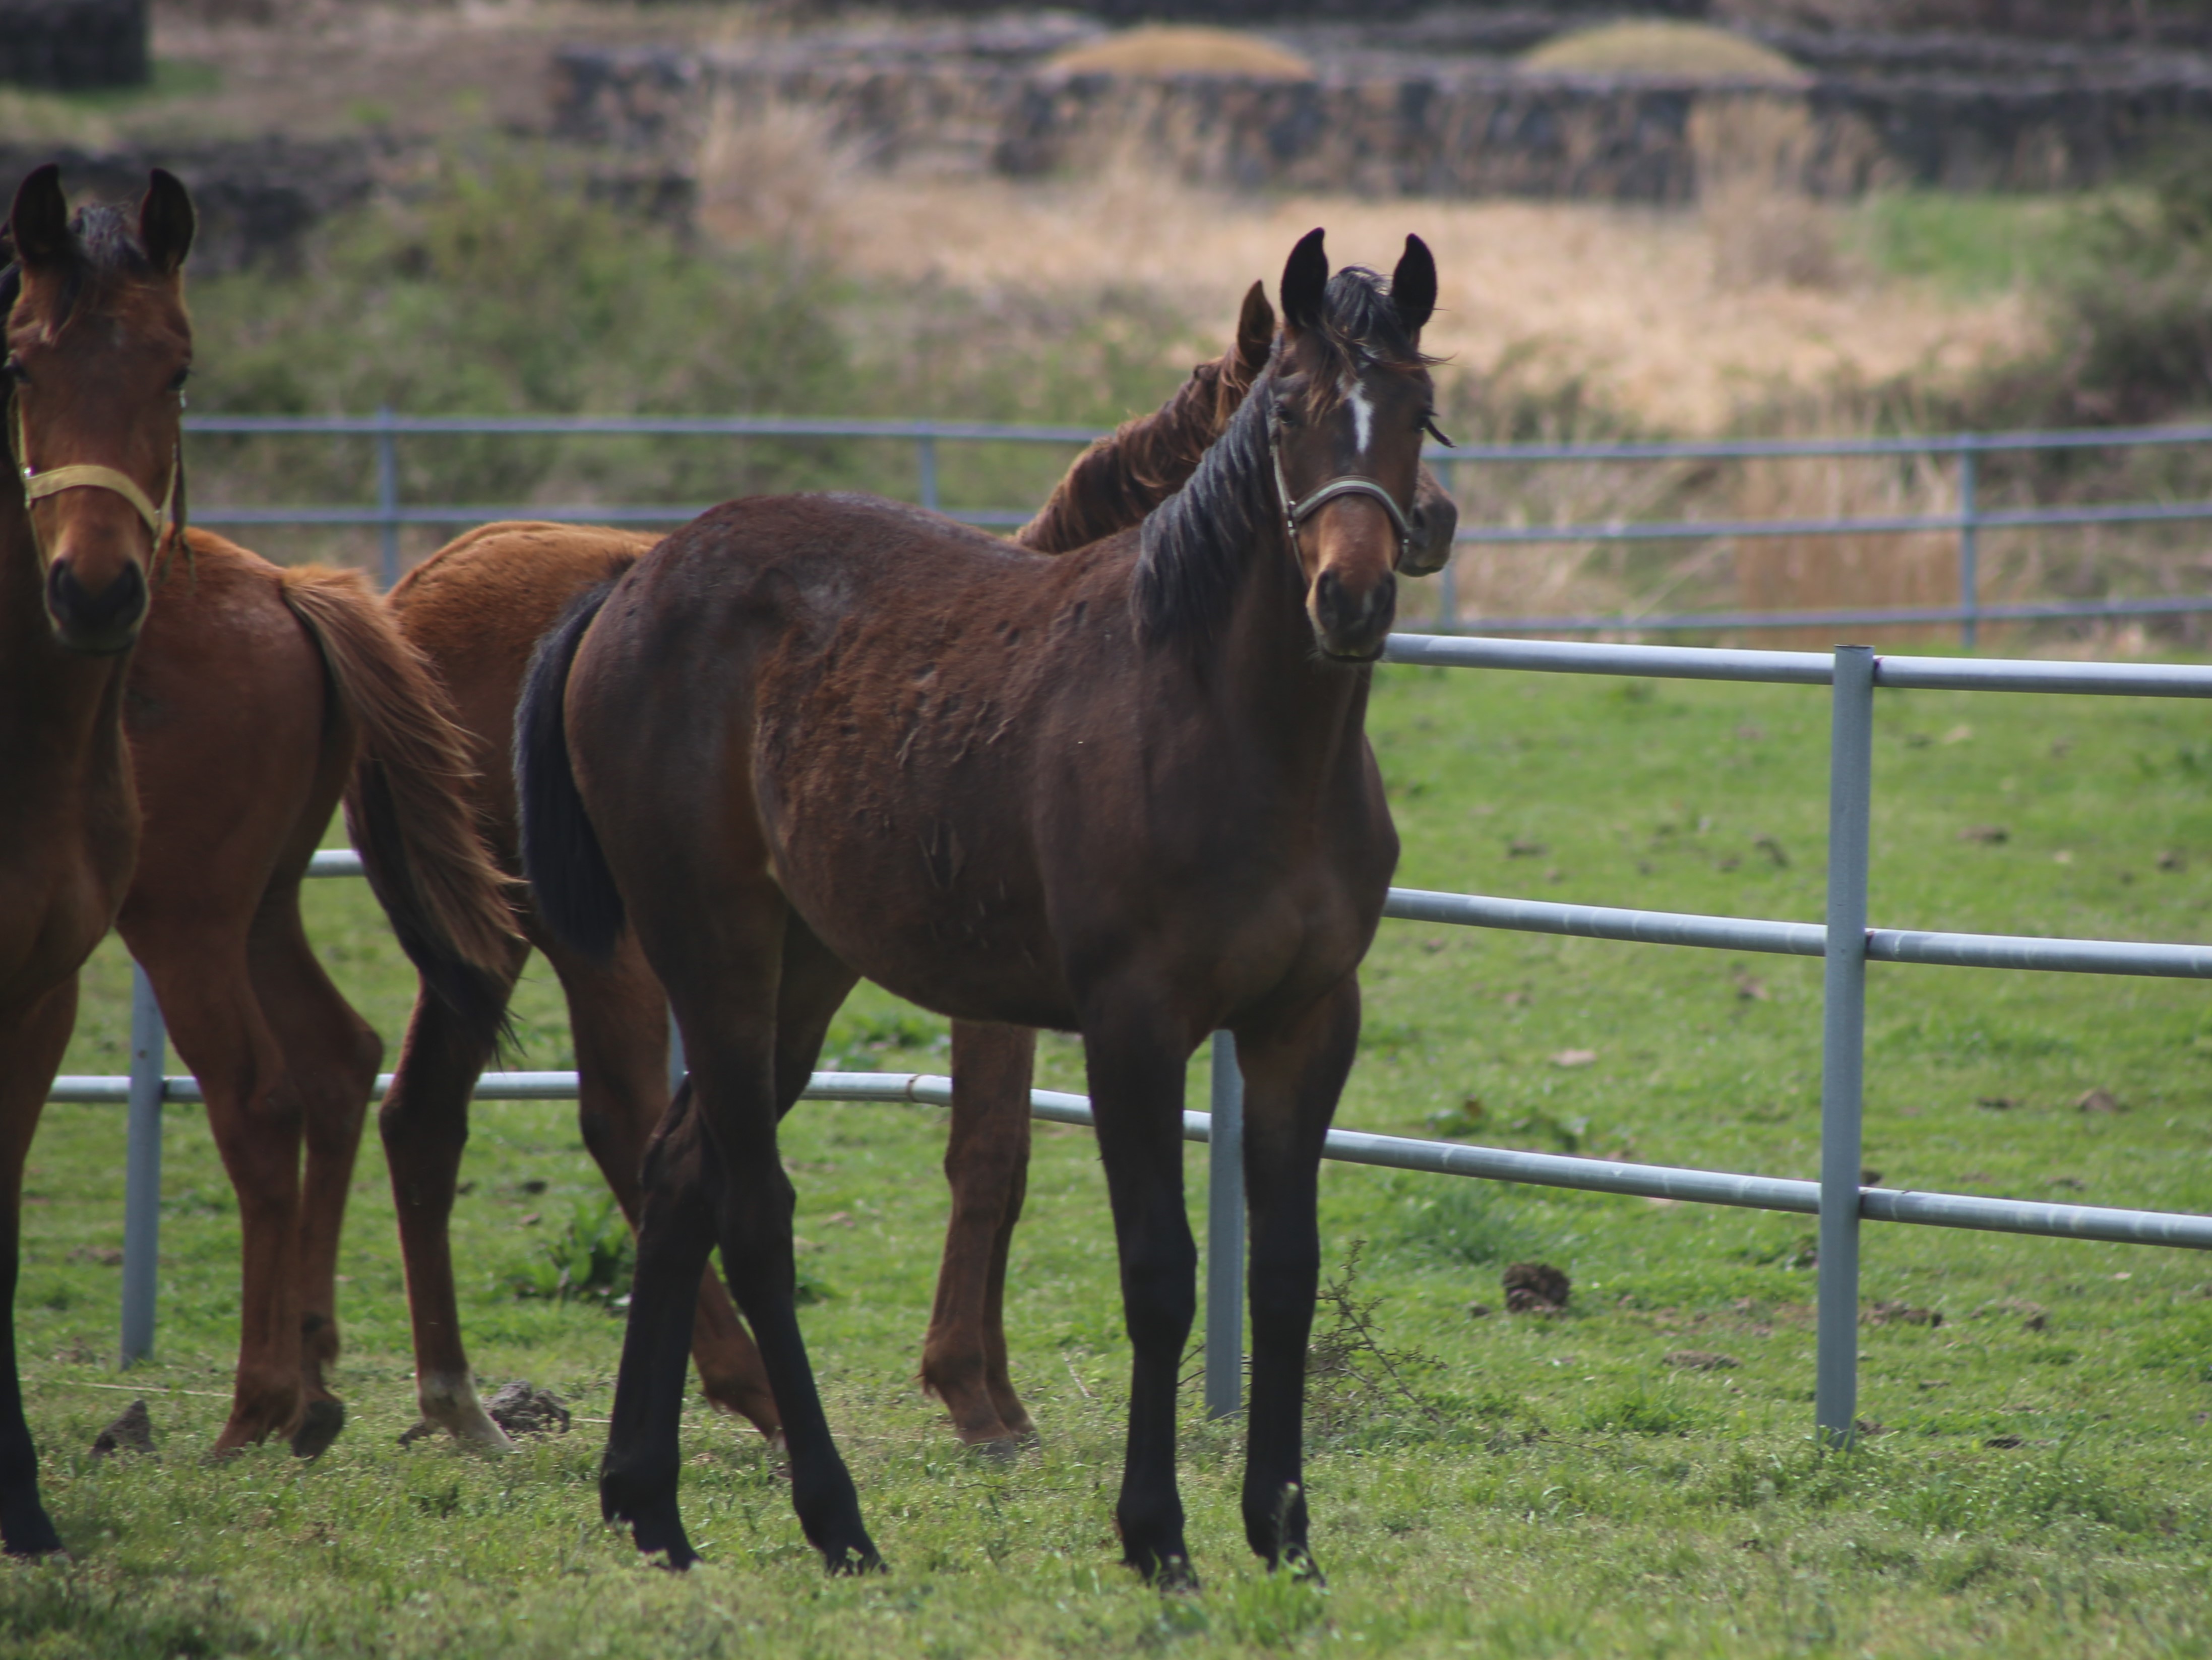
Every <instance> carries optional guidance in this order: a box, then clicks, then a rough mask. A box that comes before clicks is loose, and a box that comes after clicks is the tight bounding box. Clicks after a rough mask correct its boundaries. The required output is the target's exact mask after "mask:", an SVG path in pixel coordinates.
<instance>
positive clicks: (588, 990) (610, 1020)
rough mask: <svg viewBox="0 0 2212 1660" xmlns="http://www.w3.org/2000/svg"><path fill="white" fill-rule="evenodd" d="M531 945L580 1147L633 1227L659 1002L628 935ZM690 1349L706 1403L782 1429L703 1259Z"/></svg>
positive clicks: (661, 1061)
mask: <svg viewBox="0 0 2212 1660" xmlns="http://www.w3.org/2000/svg"><path fill="white" fill-rule="evenodd" d="M539 932H540V933H541V935H542V933H543V931H542V930H540V931H539ZM539 944H540V946H541V948H542V949H543V950H544V952H545V956H546V959H547V960H548V961H549V962H550V963H551V964H553V969H554V972H555V973H556V974H558V975H559V976H561V988H562V991H563V992H564V993H565V994H566V995H567V997H568V1023H569V1029H570V1031H572V1032H573V1033H574V1037H575V1045H576V1073H577V1077H578V1079H579V1083H578V1087H577V1099H576V1120H577V1124H578V1127H579V1128H580V1130H581V1131H582V1133H583V1137H584V1146H586V1148H588V1149H589V1150H590V1152H591V1155H592V1159H593V1160H594V1161H595V1162H596V1163H597V1164H598V1165H599V1173H600V1174H601V1175H603V1176H604V1177H606V1183H607V1186H608V1188H609V1189H611V1190H612V1192H613V1194H614V1196H615V1202H616V1203H617V1204H618V1205H620V1206H621V1207H622V1211H623V1215H624V1216H626V1217H628V1218H629V1222H630V1225H631V1226H632V1227H633V1228H634V1227H635V1226H636V1225H637V1224H638V1216H639V1207H640V1205H641V1202H642V1198H643V1195H642V1191H641V1187H640V1173H641V1171H642V1170H643V1168H644V1163H645V1150H646V1146H647V1142H648V1141H649V1140H651V1139H652V1136H653V1131H654V1129H655V1128H657V1127H658V1126H659V1122H660V1120H661V1116H662V1115H663V1114H664V1113H665V1111H666V1110H667V1107H668V1005H667V1000H666V998H665V995H664V994H663V993H662V991H661V989H660V982H659V981H658V980H655V979H654V978H653V970H651V969H649V968H647V966H646V964H645V960H644V958H643V957H642V956H641V954H640V953H639V952H638V949H637V945H636V942H635V940H633V939H627V938H625V939H623V941H622V943H621V944H620V945H619V946H617V947H616V950H615V954H614V957H613V958H612V959H611V961H608V962H598V961H595V960H593V959H592V958H589V957H586V956H585V955H584V954H583V953H582V952H575V951H570V950H568V948H566V947H565V946H562V945H561V944H560V942H559V941H557V940H555V939H547V938H542V937H541V939H540V940H539ZM691 1356H692V1359H693V1361H694V1363H695V1364H696V1365H697V1366H698V1368H699V1384H700V1387H701V1388H702V1389H703V1390H704V1391H705V1392H706V1395H707V1399H708V1402H711V1403H712V1404H713V1405H714V1406H715V1407H717V1408H720V1410H722V1411H724V1412H726V1413H733V1414H737V1415H738V1416H739V1417H742V1418H744V1419H746V1420H750V1422H751V1423H752V1425H753V1426H754V1427H755V1428H757V1429H758V1430H759V1431H760V1432H761V1433H762V1434H763V1435H764V1436H766V1437H768V1438H769V1439H770V1440H775V1439H776V1438H778V1437H779V1436H780V1435H781V1433H782V1420H781V1418H780V1417H778V1416H777V1414H776V1409H775V1395H774V1393H773V1392H771V1391H770V1389H769V1386H768V1372H767V1371H766V1370H765V1369H764V1368H763V1366H762V1365H761V1358H760V1351H759V1350H758V1349H757V1348H756V1347H753V1340H752V1335H751V1334H750V1333H749V1332H747V1331H746V1330H745V1329H744V1323H743V1322H741V1321H740V1320H739V1319H738V1311H737V1310H736V1308H734V1307H733V1306H732V1304H731V1302H730V1294H729V1292H726V1291H725V1290H724V1289H723V1288H722V1284H721V1282H720V1280H717V1279H716V1278H715V1277H714V1270H713V1268H712V1267H711V1266H706V1265H702V1272H701V1274H700V1276H699V1292H698V1299H697V1306H696V1308H695V1309H694V1310H692V1324H691Z"/></svg>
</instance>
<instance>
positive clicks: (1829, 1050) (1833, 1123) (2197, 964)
mask: <svg viewBox="0 0 2212 1660" xmlns="http://www.w3.org/2000/svg"><path fill="white" fill-rule="evenodd" d="M1384 660H1385V661H1388V662H1393V663H1411V664H1431V665H1448V666H1455V667H1468V668H1483V669H1492V670H1500V669H1503V670H1512V671H1519V672H1546V673H1569V674H1603V675H1615V676H1620V675H1628V676H1636V677H1660V678H1675V679H1699V680H1716V681H1742V682H1753V683H1764V684H1782V685H1802V686H1821V685H1825V686H1826V687H1827V688H1828V689H1829V694H1830V700H1831V711H1832V712H1831V737H1830V749H1829V840H1828V850H1827V851H1828V906H1827V919H1826V923H1825V925H1823V924H1814V923H1809V922H1785V921H1765V920H1761V919H1757V918H1747V917H1716V916H1699V915H1684V914H1680V913H1674V912H1666V911H1647V910H1633V909H1615V908H1611V907H1605V906H1596V905H1577V904H1565V903H1553V902H1550V901H1544V900H1534V899H1510V898H1494V897H1486V896H1481V895H1474V894H1455V893H1432V892H1427V891H1421V890H1418V889H1407V888H1394V889H1392V890H1391V891H1390V893H1389V898H1388V900H1387V902H1386V903H1385V906H1384V912H1383V914H1384V915H1386V916H1389V917H1394V918H1398V919H1402V920H1408V921H1422V922H1428V923H1453V924H1461V925H1465V926H1471V927H1498V928H1508V929H1516V930H1521V931H1526V932H1533V933H1555V934H1567V935H1574V936H1577V937H1582V938H1588V939H1613V940H1620V941H1624V942H1627V943H1631V944H1638V945H1670V946H1700V947H1706V948H1711V949H1718V950H1726V951H1759V952H1779V953H1783V954H1787V955H1792V956H1801V957H1821V958H1826V963H1825V964H1824V975H1825V977H1824V986H1823V991H1822V1043H1821V1054H1822V1073H1821V1098H1820V1126H1821V1142H1820V1179H1819V1180H1818V1181H1817V1182H1807V1181H1802V1180H1789V1179H1784V1178H1777V1177H1760V1176H1750V1175H1741V1174H1737V1173H1734V1172H1729V1171H1697V1170H1680V1169H1673V1168H1668V1167H1666V1166H1659V1165H1646V1164H1622V1163H1619V1162H1616V1161H1612V1160H1606V1159H1595V1158H1566V1157H1562V1156H1559V1155H1553V1154H1545V1153H1533V1152H1516V1151H1513V1150H1510V1149H1506V1148H1498V1147H1480V1146H1466V1145H1463V1144H1460V1143H1454V1142H1444V1141H1426V1140H1410V1139H1407V1138H1402V1137H1396V1136H1384V1135H1371V1134H1365V1133H1364V1132H1358V1131H1352V1130H1332V1131H1330V1132H1329V1134H1328V1141H1327V1144H1326V1146H1325V1148H1324V1152H1323V1157H1325V1158H1334V1159H1338V1160H1340V1161H1343V1162H1347V1163H1353V1164H1375V1165H1381V1166H1383V1167H1386V1168H1390V1169H1397V1170H1409V1171H1428V1172H1432V1173H1435V1174H1439V1175H1451V1176H1463V1177H1478V1178H1481V1179H1486V1180H1492V1181H1504V1182H1524V1183H1540V1184H1542V1185H1547V1186H1554V1187H1561V1188H1569V1189H1579V1190H1582V1191H1586V1192H1596V1193H1613V1194H1630V1195H1644V1196H1646V1197H1650V1198H1668V1199H1677V1200H1686V1201H1693V1202H1696V1203H1700V1204H1717V1205H1733V1206H1741V1207H1752V1208H1755V1209H1763V1210H1775V1211H1784V1212H1791V1213H1798V1214H1802V1215H1812V1216H1815V1217H1817V1218H1819V1219H1820V1262H1819V1272H1820V1280H1819V1292H1818V1296H1819V1307H1818V1314H1817V1330H1818V1350H1817V1355H1816V1362H1815V1372H1816V1376H1815V1398H1814V1422H1815V1426H1816V1428H1817V1430H1818V1432H1819V1433H1820V1435H1821V1436H1822V1438H1824V1439H1826V1440H1827V1441H1830V1442H1832V1443H1835V1444H1848V1443H1849V1442H1850V1440H1851V1439H1852V1438H1854V1437H1855V1435H1856V1434H1857V1429H1856V1424H1857V1418H1856V1410H1857V1390H1858V1365H1857V1325H1858V1313H1859V1263H1858V1233H1859V1226H1860V1224H1861V1223H1862V1222H1863V1221H1867V1220H1872V1221H1878V1222H1901V1223H1913V1224H1918V1225H1924V1226H1932V1227H1949V1228H1966V1229H1978V1230H1983V1231H1994V1232H2004V1233H2019V1234H2029V1235H2042V1236H2047V1237H2068V1238H2082V1239H2100V1240H2107V1241H2114V1242H2118V1243H2138V1244H2164V1245H2175V1246H2183V1247H2187V1248H2191V1249H2195V1250H2212V1217H2208V1216H2196V1215H2186V1214H2178V1213H2169V1212H2160V1211H2139V1210H2127V1209H2118V1208H2112V1207H2101V1206H2086V1205H2063V1204H2051V1203H2045V1202H2040V1201H2028V1200H2015V1199H1986V1198H1981V1197H1978V1196H1974V1195H1962V1194H1942V1193H1919V1192H1911V1191H1900V1190H1897V1189H1883V1188H1876V1187H1871V1186H1867V1185H1863V1183H1861V1181H1860V1176H1861V1170H1862V1166H1861V1154H1862V1151H1863V1145H1862V1136H1861V1114H1862V1110H1863V1102H1864V1064H1865V975H1866V964H1868V963H1869V962H1889V963H1905V964H1923V965H1936V966H1948V967H1972V968H2003V969H2015V970H2040V971H2058V972H2074V973H2099V974H2127V975H2152V976H2165V977H2172V978H2188V979H2203V978H2212V946H2193V945H2171V944H2160V943H2154V942H2136V941H2118V940H2082V939H2039V938H2028V937H2021V936H2010V935H1997V934H1968V933H1929V932H1922V931H1917V930H1907V929H1894V928H1875V927H1869V926H1868V920H1867V885H1868V874H1869V865H1870V860H1871V847H1870V844H1869V812H1870V805H1871V801H1872V795H1873V759H1872V733H1873V722H1874V692H1875V689H1876V688H1877V687H1889V688H1894V689H1898V690H1913V689H1918V690H1989V691H2018V692H2071V693H2089V694H2097V695H2103V696H2164V697H2212V666H2189V665H2172V664H2124V663H2123V664H2111V663H2071V662H2065V663H2046V662H2034V661H1958V660H1950V659H1944V658H1924V657H1901V656H1900V657H1887V658H1882V657H1877V656H1876V655H1875V654H1874V653H1873V652H1872V651H1870V650H1869V649H1868V648H1865V647H1863V646H1842V647H1838V648H1837V649H1836V650H1835V652H1834V653H1833V654H1820V653H1814V652H1774V651H1741V650H1737V651H1730V650H1715V649H1705V648H1684V647H1671V646H1632V645H1601V644H1578V643H1574V642H1528V641H1513V640H1503V641H1501V640H1476V639H1453V638H1443V637H1438V636H1432V635H1393V636H1391V639H1390V642H1389V648H1388V649H1387V650H1386V652H1385V654H1384ZM360 869H361V864H360V860H359V858H358V857H357V855H356V854H352V853H350V852H343V851H331V852H325V853H319V854H316V855H315V857H314V860H313V865H312V866H311V869H310V874H312V875H316V876H340V875H354V874H358V873H360ZM163 1054H164V1043H163V1038H162V1034H161V1012H160V1010H159V1008H158V1006H155V1003H154V1000H153V998H152V996H151V994H150V992H149V990H148V989H147V987H146V983H145V980H144V976H143V974H142V975H140V976H138V977H137V982H136V991H135V994H134V1000H133V1014H132V1036H131V1055H132V1071H131V1076H130V1077H129V1078H76V1077H72V1078H62V1079H57V1080H56V1085H55V1088H54V1091H53V1093H52V1099H55V1100H58V1101H109V1102H128V1103H129V1104H130V1105H131V1150H130V1155H129V1160H128V1166H127V1167H128V1170H129V1172H130V1175H129V1177H128V1192H127V1196H126V1204H127V1206H128V1207H129V1210H130V1213H129V1216H128V1217H127V1219H126V1222H125V1265H124V1279H125V1310H124V1319H123V1358H124V1359H125V1363H126V1364H127V1363H128V1362H129V1361H131V1360H132V1359H137V1358H138V1357H139V1356H141V1355H143V1354H144V1353H148V1352H149V1348H150V1346H151V1342H152V1337H153V1330H154V1280H155V1272H154V1262H155V1250H156V1249H157V1234H158V1228H159V1221H160V1210H159V1197H160V1159H161V1149H160V1133H161V1123H160V1104H161V1102H162V1101H164V1100H193V1099H197V1098H199V1091H198V1087H197V1085H196V1084H195V1083H194V1082H193V1081H192V1080H191V1079H188V1078H186V1079H170V1078H166V1077H165V1076H164V1075H163V1073H162V1065H163V1059H162V1057H163ZM680 1068H681V1056H680V1054H678V1055H673V1056H671V1071H672V1073H680ZM1211 1070H1212V1112H1211V1113H1210V1114H1206V1113H1196V1112H1189V1113H1186V1114H1185V1115H1184V1134H1185V1135H1186V1137H1188V1139H1190V1140H1201V1141H1206V1142H1207V1143H1208V1146H1209V1151H1208V1164H1209V1173H1208V1183H1207V1189H1208V1194H1209V1212H1208V1220H1207V1258H1208V1260H1207V1263H1206V1288H1207V1295H1206V1334H1205V1353H1206V1409H1207V1411H1208V1412H1209V1413H1212V1414H1215V1415H1221V1414H1226V1413H1230V1412H1233V1411H1235V1410H1236V1409H1237V1405H1238V1402H1239V1400H1240V1398H1241V1389H1242V1371H1243V1368H1242V1357H1243V1312H1242V1305H1243V1268H1244V1263H1243V1256H1244V1243H1243V1157H1242V1139H1243V1138H1242V1124H1243V1088H1242V1081H1241V1079H1240V1077H1239V1074H1238V1072H1237V1065H1236V1049H1235V1045H1234V1042H1233V1040H1231V1038H1229V1037H1228V1036H1227V1034H1218V1035H1217V1037H1216V1038H1215V1041H1214V1045H1213V1050H1212V1068H1211ZM389 1081H390V1080H389V1079H388V1077H387V1078H385V1079H379V1080H378V1088H379V1089H380V1090H382V1089H383V1088H385V1087H386V1086H388V1084H389ZM476 1093H477V1098H480V1099H573V1098H574V1096H575V1093H576V1076H575V1074H574V1073H486V1074H485V1075H484V1076H483V1078H482V1079H480V1080H479V1081H478V1084H477V1091H476ZM806 1095H807V1097H808V1098H811V1099H828V1100H844V1101H912V1102H926V1103H934V1104H947V1103H949V1102H950V1101H951V1080H950V1079H941V1078H933V1077H927V1076H921V1075H912V1076H908V1075H902V1074H885V1073H816V1074H815V1076H814V1079H813V1080H812V1082H811V1085H810V1086H809V1088H808V1089H807V1091H806ZM1030 1104H1031V1110H1032V1111H1033V1112H1034V1113H1035V1114H1036V1116H1039V1117H1042V1118H1046V1119H1048V1120H1052V1121H1054V1122H1064V1123H1080V1124H1088V1123H1089V1122H1091V1118H1090V1108H1089V1104H1088V1103H1087V1102H1085V1100H1084V1099H1083V1098H1081V1097H1079V1096H1073V1095H1066V1094H1061V1093H1057V1092H1054V1091H1035V1092H1034V1093H1033V1094H1032V1095H1031V1098H1030Z"/></svg>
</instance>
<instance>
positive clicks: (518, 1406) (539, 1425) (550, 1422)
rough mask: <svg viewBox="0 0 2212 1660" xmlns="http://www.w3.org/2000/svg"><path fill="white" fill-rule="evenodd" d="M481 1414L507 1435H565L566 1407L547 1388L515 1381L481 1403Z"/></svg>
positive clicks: (566, 1428)
mask: <svg viewBox="0 0 2212 1660" xmlns="http://www.w3.org/2000/svg"><path fill="white" fill-rule="evenodd" d="M484 1414H485V1416H487V1417H489V1419H490V1420H491V1421H492V1422H493V1423H495V1424H496V1425H498V1426H500V1428H501V1429H503V1430H505V1431H506V1432H507V1433H508V1434H509V1435H566V1434H567V1433H568V1408H567V1407H565V1406H563V1405H562V1402H561V1397H560V1396H559V1395H556V1394H554V1393H553V1391H552V1390H550V1389H532V1387H531V1386H530V1385H529V1384H528V1383H526V1382H524V1381H522V1380H520V1379H519V1378H518V1379H517V1380H516V1381H515V1382H513V1383H507V1384H504V1385H502V1386H501V1388H500V1389H499V1390H498V1391H497V1392H496V1393H495V1394H494V1395H493V1396H492V1397H491V1399H490V1400H489V1401H487V1402H484Z"/></svg>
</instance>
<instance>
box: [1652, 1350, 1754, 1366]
mask: <svg viewBox="0 0 2212 1660" xmlns="http://www.w3.org/2000/svg"><path fill="white" fill-rule="evenodd" d="M1662 1358H1663V1359H1664V1360H1665V1362H1666V1364H1667V1365H1670V1366H1674V1367H1675V1368H1677V1369H1678V1370H1680V1371H1730V1370H1732V1369H1734V1368H1735V1367H1737V1366H1740V1365H1742V1364H1743V1362H1742V1361H1741V1360H1739V1359H1736V1358H1735V1356H1734V1355H1733V1354H1716V1353H1713V1352H1712V1351H1711V1350H1710V1349H1676V1350H1675V1351H1674V1353H1672V1354H1669V1355H1666V1356H1664V1357H1662Z"/></svg>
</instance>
